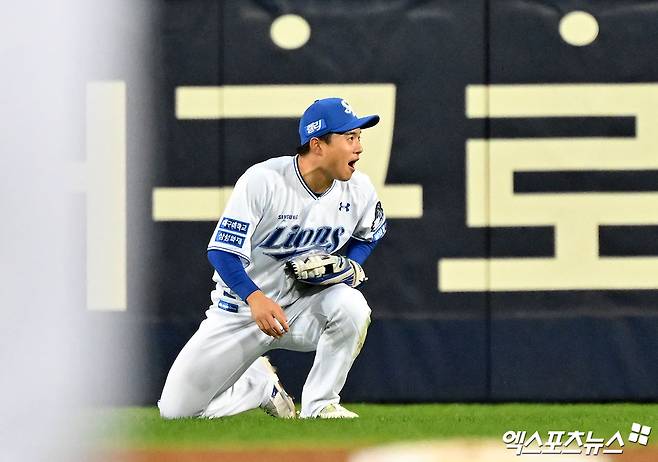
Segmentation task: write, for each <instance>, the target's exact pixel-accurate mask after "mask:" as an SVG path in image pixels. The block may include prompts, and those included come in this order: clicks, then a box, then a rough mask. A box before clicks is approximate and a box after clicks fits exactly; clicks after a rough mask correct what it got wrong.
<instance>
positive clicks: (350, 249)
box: [345, 238, 379, 265]
mask: <svg viewBox="0 0 658 462" xmlns="http://www.w3.org/2000/svg"><path fill="white" fill-rule="evenodd" d="M378 242H379V241H378V240H377V241H373V242H366V241H359V240H358V239H354V238H350V240H349V241H347V247H346V250H345V255H346V256H347V258H349V259H351V260H354V261H355V262H357V263H358V264H359V265H363V264H364V263H365V261H366V258H368V256H369V255H370V253H371V252H372V251H373V249H374V248H375V247H377V243H378Z"/></svg>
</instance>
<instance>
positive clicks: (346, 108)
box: [340, 99, 357, 117]
mask: <svg viewBox="0 0 658 462" xmlns="http://www.w3.org/2000/svg"><path fill="white" fill-rule="evenodd" d="M340 104H342V105H343V107H344V108H345V114H352V115H353V116H354V117H357V115H356V112H354V109H352V106H350V105H349V104H348V103H347V101H345V100H344V99H341V100H340Z"/></svg>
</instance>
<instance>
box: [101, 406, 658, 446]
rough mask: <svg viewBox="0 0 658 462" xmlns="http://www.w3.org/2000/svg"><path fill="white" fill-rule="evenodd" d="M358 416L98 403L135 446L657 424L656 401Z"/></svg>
mask: <svg viewBox="0 0 658 462" xmlns="http://www.w3.org/2000/svg"><path fill="white" fill-rule="evenodd" d="M346 407H348V408H349V409H351V410H354V411H355V412H357V413H359V414H360V415H361V418H360V419H355V420H333V421H329V420H289V421H286V420H278V419H274V418H272V417H269V416H268V415H266V414H265V413H263V412H262V411H260V410H255V411H251V412H247V413H244V414H241V415H237V416H233V417H226V418H222V419H213V420H205V419H181V420H174V421H164V420H162V419H160V417H159V415H158V412H157V409H156V408H154V407H147V408H137V407H133V408H120V409H104V410H101V411H95V412H94V413H93V414H94V422H95V423H96V426H97V429H98V434H99V438H100V445H101V446H103V447H107V448H133V449H137V448H139V449H147V448H148V449H154V448H159V449H173V448H176V449H192V448H194V449H211V448H221V449H244V448H249V449H256V448H260V447H270V448H272V447H273V448H291V447H294V448H322V447H332V448H336V447H340V448H355V447H361V446H368V445H373V444H379V443H386V442H394V441H414V440H428V439H447V438H493V439H497V440H499V441H500V439H501V437H502V435H503V433H505V432H506V431H507V430H516V431H521V430H525V431H528V432H530V433H532V432H534V431H539V432H540V434H541V435H547V434H548V431H549V430H556V431H558V430H564V431H567V432H568V431H575V430H579V431H584V432H587V431H593V432H594V436H599V437H604V438H610V437H611V436H612V435H614V433H615V432H617V431H620V432H621V434H622V436H623V438H624V440H626V439H627V437H628V433H629V431H630V427H631V424H632V423H633V422H639V423H642V424H644V425H649V426H651V427H653V428H654V431H653V432H652V433H653V434H652V435H651V436H652V438H650V440H649V443H650V444H651V445H656V444H658V435H657V434H656V433H658V429H655V425H656V424H658V404H624V403H620V404H418V405H380V404H352V405H346Z"/></svg>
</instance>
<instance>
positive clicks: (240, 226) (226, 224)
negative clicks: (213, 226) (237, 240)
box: [219, 218, 249, 235]
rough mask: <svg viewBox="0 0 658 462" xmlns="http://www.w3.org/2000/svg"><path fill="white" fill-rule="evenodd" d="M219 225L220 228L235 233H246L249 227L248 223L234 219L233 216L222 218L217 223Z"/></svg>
mask: <svg viewBox="0 0 658 462" xmlns="http://www.w3.org/2000/svg"><path fill="white" fill-rule="evenodd" d="M219 227H220V228H221V229H226V230H228V231H235V232H236V233H240V234H244V235H246V234H247V230H248V229H249V223H245V222H244V221H239V220H235V219H233V218H222V221H221V223H220V224H219Z"/></svg>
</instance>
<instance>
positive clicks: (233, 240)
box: [215, 229, 244, 248]
mask: <svg viewBox="0 0 658 462" xmlns="http://www.w3.org/2000/svg"><path fill="white" fill-rule="evenodd" d="M215 242H223V243H224V244H229V245H232V246H234V247H240V248H242V246H243V245H244V237H243V236H238V235H237V234H233V233H227V232H226V231H222V230H221V229H220V230H219V231H217V235H216V236H215Z"/></svg>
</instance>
